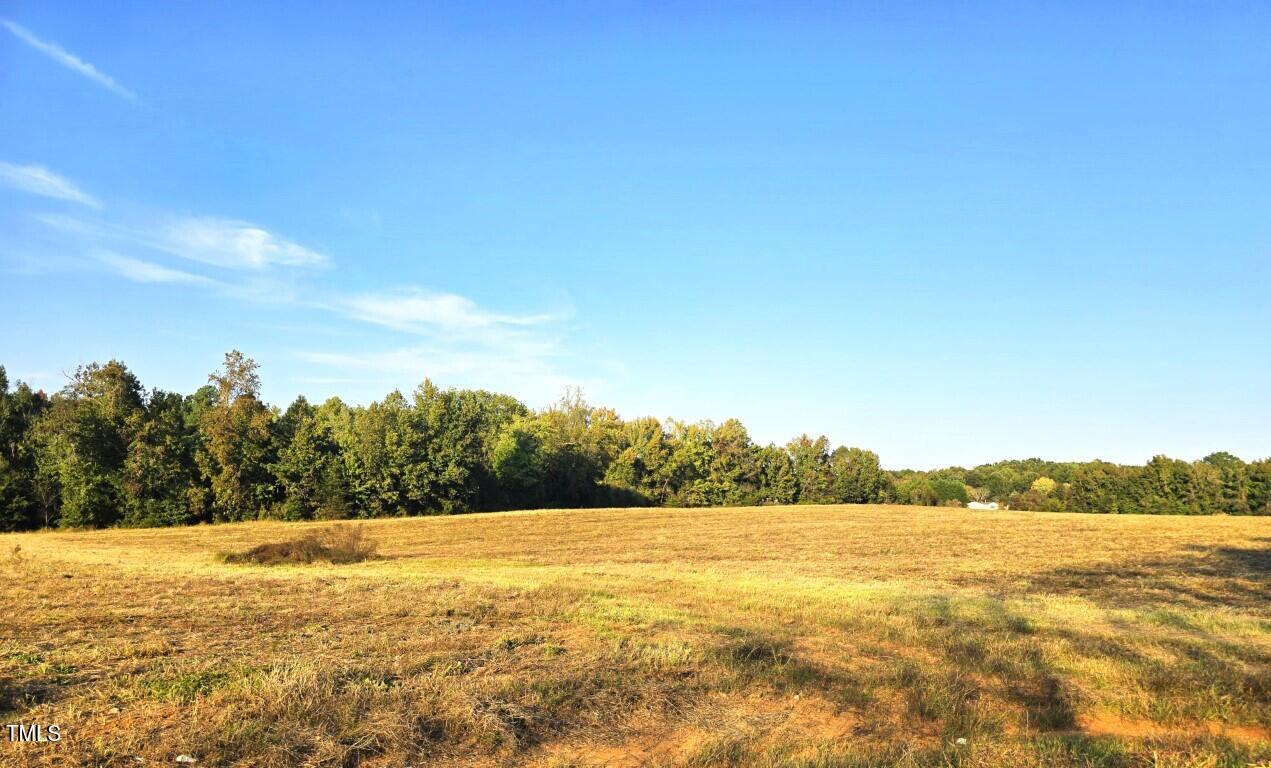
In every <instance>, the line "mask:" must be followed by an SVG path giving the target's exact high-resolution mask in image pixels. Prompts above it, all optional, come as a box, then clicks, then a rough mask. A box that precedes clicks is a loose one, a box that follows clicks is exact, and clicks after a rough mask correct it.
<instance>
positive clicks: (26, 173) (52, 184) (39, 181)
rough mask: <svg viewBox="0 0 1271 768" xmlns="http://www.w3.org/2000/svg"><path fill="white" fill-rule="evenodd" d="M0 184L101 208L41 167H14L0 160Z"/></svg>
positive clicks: (93, 200) (77, 188)
mask: <svg viewBox="0 0 1271 768" xmlns="http://www.w3.org/2000/svg"><path fill="white" fill-rule="evenodd" d="M0 182H3V183H4V184H6V185H7V186H10V187H13V188H14V189H17V190H20V191H22V192H26V193H28V194H32V195H39V196H41V197H50V198H53V199H54V200H66V201H69V202H72V203H79V204H80V205H86V206H88V207H90V208H101V207H102V204H101V202H99V201H98V200H97V198H95V197H93V196H92V195H90V194H88V193H87V192H85V191H83V190H82V189H80V188H79V187H78V186H76V185H75V183H74V182H72V181H71V180H69V179H66V178H64V177H62V176H59V175H57V174H56V173H54V172H53V171H50V170H49V169H48V168H45V167H44V166H42V165H37V164H32V165H15V164H14V163H6V162H4V161H2V160H0Z"/></svg>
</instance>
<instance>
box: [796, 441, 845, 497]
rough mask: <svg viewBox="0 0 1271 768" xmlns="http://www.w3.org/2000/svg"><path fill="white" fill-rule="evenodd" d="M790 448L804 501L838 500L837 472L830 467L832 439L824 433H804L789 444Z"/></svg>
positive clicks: (800, 494)
mask: <svg viewBox="0 0 1271 768" xmlns="http://www.w3.org/2000/svg"><path fill="white" fill-rule="evenodd" d="M786 450H787V451H789V452H790V460H791V462H792V464H793V469H794V476H795V478H796V480H797V481H798V483H799V497H798V502H799V503H800V504H832V503H834V501H835V499H834V489H833V476H832V473H831V471H830V441H829V440H827V439H826V438H825V436H824V435H822V436H820V437H818V438H816V439H815V440H813V439H812V438H810V437H808V436H807V435H800V436H799V437H797V438H795V439H794V440H791V441H790V444H789V445H787V446H786Z"/></svg>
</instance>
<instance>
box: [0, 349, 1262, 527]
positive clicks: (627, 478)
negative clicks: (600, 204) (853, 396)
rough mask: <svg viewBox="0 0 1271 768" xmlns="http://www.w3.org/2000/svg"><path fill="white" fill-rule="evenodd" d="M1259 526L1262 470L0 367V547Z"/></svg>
mask: <svg viewBox="0 0 1271 768" xmlns="http://www.w3.org/2000/svg"><path fill="white" fill-rule="evenodd" d="M973 500H979V501H990V500H993V501H998V502H1001V503H1003V504H1006V505H1009V506H1011V507H1015V508H1025V509H1037V510H1054V511H1062V510H1070V511H1081V512H1143V513H1154V514H1210V513H1227V514H1271V460H1265V459H1264V460H1262V461H1257V462H1253V463H1245V462H1243V461H1242V460H1240V459H1239V458H1237V457H1235V456H1232V455H1231V454H1227V453H1217V454H1213V455H1211V456H1208V457H1206V458H1205V459H1203V460H1201V461H1197V462H1191V463H1188V462H1184V461H1178V460H1174V459H1168V458H1166V457H1164V456H1157V457H1156V458H1153V459H1152V460H1151V461H1150V462H1148V463H1147V465H1145V466H1122V465H1116V464H1109V463H1106V462H1101V461H1094V462H1081V463H1056V462H1046V461H1041V460H1039V459H1029V460H1025V461H1003V462H998V463H996V464H986V465H983V466H979V467H976V468H974V469H969V470H968V469H962V468H960V467H953V468H949V469H943V470H937V471H933V472H914V471H899V472H889V471H886V470H884V469H882V468H881V466H880V465H879V461H878V456H877V455H876V454H874V453H872V452H870V451H867V450H862V449H860V448H846V447H838V448H833V449H832V448H831V446H830V443H829V441H827V440H826V438H825V437H818V438H815V439H814V438H810V437H808V436H807V435H804V436H802V437H799V438H797V439H795V440H793V441H791V442H790V443H788V444H787V445H785V446H777V445H766V446H763V445H756V444H755V443H754V442H753V441H752V440H751V439H750V436H749V435H748V434H747V432H746V428H745V427H744V426H743V425H742V424H741V422H739V421H737V420H735V419H730V420H728V421H725V422H724V423H722V424H718V425H717V424H713V423H711V422H700V423H696V424H688V423H683V422H678V421H674V420H668V421H666V422H662V421H659V420H657V419H653V418H641V419H634V420H630V421H624V420H623V419H621V418H619V416H618V414H617V413H615V412H614V411H613V410H610V409H607V408H598V407H593V406H591V405H588V404H587V403H586V402H585V401H584V399H583V398H582V396H581V394H580V393H579V392H577V391H569V392H567V393H566V395H565V396H564V397H563V398H562V399H561V400H560V402H558V403H556V404H555V405H553V406H551V407H549V408H547V409H545V410H539V411H536V410H531V409H530V408H527V407H526V406H525V405H524V404H523V403H521V402H520V401H518V400H516V399H515V398H512V397H509V396H507V395H500V394H495V393H491V392H486V391H483V390H461V389H446V390H443V389H440V388H438V387H436V386H435V385H434V384H433V383H432V382H430V381H424V383H423V384H421V385H420V386H419V388H418V389H416V390H415V391H414V392H413V393H411V395H410V396H409V397H408V396H406V395H403V394H402V393H400V392H392V393H391V394H389V395H388V396H387V397H385V398H384V399H383V400H380V401H378V402H374V403H371V404H370V405H368V406H365V407H363V406H349V405H346V404H345V403H344V402H342V401H341V400H340V399H339V398H331V399H330V400H327V401H326V402H324V403H322V404H321V405H316V406H315V405H313V404H311V403H309V402H308V401H307V400H305V399H304V398H303V397H300V398H297V399H296V401H295V402H293V403H292V404H291V405H289V406H288V407H287V408H286V410H281V411H280V410H279V409H277V408H275V407H271V406H269V405H267V404H266V403H264V402H263V401H262V400H261V399H260V379H259V377H258V375H257V366H256V363H255V362H254V361H252V360H251V359H250V358H247V357H245V356H243V355H242V353H240V352H237V351H234V352H230V353H229V354H227V355H226V356H225V363H224V366H223V367H222V368H221V370H219V371H217V372H215V373H213V374H212V375H211V376H209V379H208V384H207V385H206V386H204V387H202V388H200V389H199V390H198V391H196V392H194V393H193V394H190V395H184V396H183V395H180V394H177V393H173V392H164V391H162V390H157V389H152V390H146V389H145V388H144V387H142V385H141V382H140V381H138V379H137V377H136V376H135V375H133V373H132V372H131V371H129V370H128V368H127V367H126V366H125V365H124V364H123V363H120V362H118V361H111V362H109V363H106V364H105V365H99V364H96V363H94V364H91V365H87V366H82V367H80V368H78V369H77V370H76V371H75V373H74V375H73V376H72V377H70V380H69V382H68V383H67V384H66V386H65V387H63V388H62V389H61V390H60V391H59V392H56V393H54V394H53V395H52V396H48V395H46V394H45V393H43V392H40V391H33V390H32V389H31V388H30V387H29V386H27V385H26V384H22V383H18V384H17V385H16V387H11V386H10V382H9V380H8V377H7V375H6V374H5V371H4V368H3V367H0V530H19V529H28V528H38V527H51V526H60V527H66V528H77V527H102V526H111V525H125V526H159V525H184V524H189V523H200V522H221V521H236V520H251V519H257V518H275V519H283V520H309V519H343V518H353V517H383V516H400V515H427V514H448V513H454V512H466V511H474V510H492V509H513V508H531V507H586V506H635V505H665V506H718V505H747V504H794V503H805V504H824V503H886V502H893V503H901V504H923V505H953V506H960V505H962V504H965V503H968V502H970V501H973Z"/></svg>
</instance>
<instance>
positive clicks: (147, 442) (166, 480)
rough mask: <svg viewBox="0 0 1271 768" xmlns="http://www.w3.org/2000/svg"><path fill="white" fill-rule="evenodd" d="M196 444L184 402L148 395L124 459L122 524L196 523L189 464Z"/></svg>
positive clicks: (199, 498) (195, 490)
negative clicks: (138, 424)
mask: <svg viewBox="0 0 1271 768" xmlns="http://www.w3.org/2000/svg"><path fill="white" fill-rule="evenodd" d="M196 443H197V432H196V431H195V430H194V429H192V428H191V425H190V424H189V421H188V417H187V413H186V399H185V398H183V397H181V396H180V395H178V394H175V393H171V392H162V391H160V390H155V391H153V392H151V393H150V396H149V398H148V399H147V401H146V406H145V412H144V414H143V415H142V419H141V422H140V426H139V427H138V429H137V430H136V433H135V435H134V436H133V439H132V442H131V443H130V444H129V445H128V457H127V458H126V459H125V460H124V476H123V488H124V514H123V519H122V522H123V523H124V524H125V525H133V526H152V525H184V524H186V523H190V522H193V521H194V520H196V519H198V516H199V515H200V513H201V512H202V511H203V505H204V499H203V494H202V489H201V488H200V486H199V481H198V466H197V465H196V463H195V459H194V454H195V446H196Z"/></svg>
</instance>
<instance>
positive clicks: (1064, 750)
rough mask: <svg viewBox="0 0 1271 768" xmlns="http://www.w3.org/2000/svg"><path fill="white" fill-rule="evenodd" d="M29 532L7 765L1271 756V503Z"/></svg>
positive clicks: (6, 644) (4, 552) (0, 637)
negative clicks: (343, 528)
mask: <svg viewBox="0 0 1271 768" xmlns="http://www.w3.org/2000/svg"><path fill="white" fill-rule="evenodd" d="M364 525H365V528H364V532H365V533H366V535H367V536H369V537H370V538H372V539H374V540H375V541H376V542H377V543H378V552H377V554H376V555H375V557H373V558H372V559H369V560H366V561H365V562H360V563H353V564H342V565H334V564H326V563H308V564H304V565H272V566H263V565H245V564H238V563H233V562H226V560H225V558H224V557H223V555H224V554H225V553H229V552H242V551H245V550H249V549H250V548H252V547H257V546H259V545H262V544H270V543H274V542H280V541H287V540H294V539H296V538H297V537H298V536H303V535H306V532H314V531H317V530H318V529H321V528H323V527H324V524H318V523H314V524H297V523H271V522H260V523H245V524H238V525H220V526H205V527H194V528H182V529H165V530H111V531H96V532H81V533H62V532H55V533H35V534H17V535H6V536H0V611H2V614H0V616H2V617H3V618H0V723H22V724H28V725H30V724H40V725H42V726H47V725H51V724H57V725H59V726H60V730H61V740H60V741H58V742H56V743H37V744H22V743H12V742H8V741H6V740H5V739H4V738H3V734H2V733H0V765H4V766H10V765H13V766H23V765H32V766H35V765H58V766H77V765H82V766H138V765H177V764H178V763H176V762H175V761H176V759H177V757H178V756H189V757H190V758H193V759H194V760H197V761H198V762H197V763H195V765H197V766H279V767H281V766H287V767H290V766H408V765H409V766H420V765H509V766H585V765H606V766H624V765H625V766H638V765H661V766H703V767H705V766H726V765H732V766H740V765H759V766H875V765H901V766H1239V765H1256V764H1258V763H1260V762H1268V761H1271V520H1268V519H1259V518H1233V517H1204V518H1182V517H1139V516H1108V515H1104V516H1101V515H1070V514H1043V513H1028V512H1008V511H1002V512H996V511H994V512H985V511H969V510H960V509H928V508H914V507H891V506H822V507H762V508H744V509H691V510H689V509H636V510H623V509H615V510H575V511H540V512H513V513H502V514H485V515H467V516H456V517H436V518H417V519H395V520H376V521H369V522H366V523H365V524H364Z"/></svg>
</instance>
